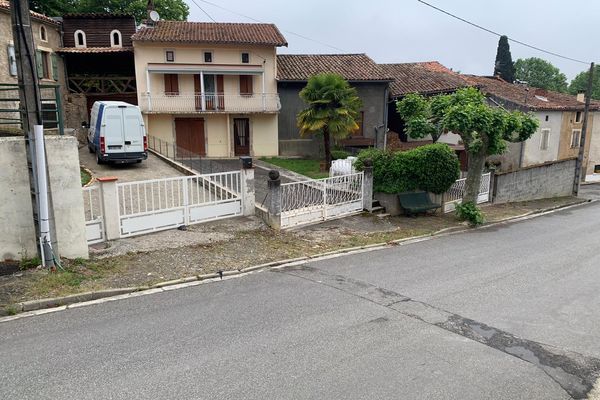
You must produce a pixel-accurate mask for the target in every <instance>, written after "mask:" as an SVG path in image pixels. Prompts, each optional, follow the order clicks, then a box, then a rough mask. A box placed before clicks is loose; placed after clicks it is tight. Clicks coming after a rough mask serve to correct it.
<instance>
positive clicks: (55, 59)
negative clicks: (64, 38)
mask: <svg viewBox="0 0 600 400" xmlns="http://www.w3.org/2000/svg"><path fill="white" fill-rule="evenodd" d="M52 79H54V80H55V81H57V80H58V56H57V55H56V54H54V53H52Z"/></svg>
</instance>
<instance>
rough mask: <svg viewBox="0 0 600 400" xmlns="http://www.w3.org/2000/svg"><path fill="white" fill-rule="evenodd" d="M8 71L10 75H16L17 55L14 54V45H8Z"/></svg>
mask: <svg viewBox="0 0 600 400" xmlns="http://www.w3.org/2000/svg"><path fill="white" fill-rule="evenodd" d="M8 72H9V73H10V75H11V76H17V57H16V56H15V46H13V45H12V44H9V45H8Z"/></svg>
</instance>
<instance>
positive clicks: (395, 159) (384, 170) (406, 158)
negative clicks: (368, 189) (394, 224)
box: [355, 143, 460, 194]
mask: <svg viewBox="0 0 600 400" xmlns="http://www.w3.org/2000/svg"><path fill="white" fill-rule="evenodd" d="M366 159H371V160H372V161H373V191H374V192H383V193H402V192H408V191H411V190H424V191H427V192H431V193H438V194H439V193H444V192H445V191H447V190H448V189H449V188H450V186H452V184H453V183H454V181H456V180H457V179H458V178H459V177H460V163H459V162H458V157H456V154H455V153H454V151H453V150H452V149H451V148H450V147H449V146H448V145H446V144H443V143H436V144H430V145H425V146H421V147H417V148H415V149H413V150H409V151H403V152H396V153H393V152H389V151H383V150H379V149H366V150H363V151H361V152H360V153H358V159H357V160H356V164H355V167H356V169H357V170H359V171H360V170H362V169H363V165H364V164H363V163H364V160H366Z"/></svg>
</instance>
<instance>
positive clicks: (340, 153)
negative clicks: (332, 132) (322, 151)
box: [331, 150, 350, 160]
mask: <svg viewBox="0 0 600 400" xmlns="http://www.w3.org/2000/svg"><path fill="white" fill-rule="evenodd" d="M349 155H350V153H348V152H347V151H346V150H331V159H332V160H345V159H346V158H348V156H349Z"/></svg>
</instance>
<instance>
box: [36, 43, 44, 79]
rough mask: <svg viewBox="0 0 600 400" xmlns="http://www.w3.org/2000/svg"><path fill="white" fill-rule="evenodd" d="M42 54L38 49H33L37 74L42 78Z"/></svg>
mask: <svg viewBox="0 0 600 400" xmlns="http://www.w3.org/2000/svg"><path fill="white" fill-rule="evenodd" d="M43 56H44V55H43V54H42V52H41V51H40V50H36V51H35V61H36V64H37V76H38V78H40V79H42V78H43V77H44V64H43V61H42V57H43Z"/></svg>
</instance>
